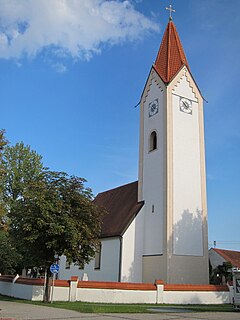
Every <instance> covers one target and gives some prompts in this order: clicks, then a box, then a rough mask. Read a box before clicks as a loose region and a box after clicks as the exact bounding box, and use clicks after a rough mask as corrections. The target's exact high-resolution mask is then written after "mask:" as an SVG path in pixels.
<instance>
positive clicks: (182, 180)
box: [172, 76, 203, 256]
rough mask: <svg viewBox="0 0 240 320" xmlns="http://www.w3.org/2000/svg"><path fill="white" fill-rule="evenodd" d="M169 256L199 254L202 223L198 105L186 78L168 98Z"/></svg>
mask: <svg viewBox="0 0 240 320" xmlns="http://www.w3.org/2000/svg"><path fill="white" fill-rule="evenodd" d="M180 96H182V97H185V98H188V99H191V100H192V115H190V114H187V113H184V112H182V111H180V109H179V102H180ZM172 115H173V253H174V254H177V255H195V256H202V255H203V221H202V195H201V162H200V140H199V137H200V136H199V134H200V133H199V113H198V103H197V101H196V98H195V97H194V94H193V92H192V89H191V87H190V86H189V82H188V81H187V78H186V76H184V77H183V78H182V79H181V80H180V83H179V84H178V86H177V88H175V90H174V94H173V95H172Z"/></svg>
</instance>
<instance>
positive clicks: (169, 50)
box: [153, 21, 190, 83]
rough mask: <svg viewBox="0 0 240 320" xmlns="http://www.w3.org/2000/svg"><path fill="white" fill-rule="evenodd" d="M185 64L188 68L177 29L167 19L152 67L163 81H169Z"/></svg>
mask: <svg viewBox="0 0 240 320" xmlns="http://www.w3.org/2000/svg"><path fill="white" fill-rule="evenodd" d="M183 65H185V66H187V68H188V69H189V70H190V68H189V65H188V62H187V58H186V56H185V53H184V50H183V47H182V44H181V41H180V38H179V36H178V33H177V29H176V27H175V25H174V23H173V22H172V21H169V23H168V25H167V28H166V30H165V33H164V36H163V39H162V43H161V46H160V49H159V51H158V55H157V58H156V61H155V64H154V65H153V67H154V68H155V70H156V71H157V72H158V74H159V76H160V77H161V79H162V80H163V81H164V82H165V83H169V82H170V81H171V80H172V79H173V77H174V76H175V75H176V73H177V72H178V71H179V70H180V69H181V68H182V66H183Z"/></svg>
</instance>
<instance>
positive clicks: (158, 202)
mask: <svg viewBox="0 0 240 320" xmlns="http://www.w3.org/2000/svg"><path fill="white" fill-rule="evenodd" d="M153 74H154V76H153V79H152V81H151V85H150V90H149V92H148V95H147V97H146V100H145V102H144V105H143V112H144V116H143V117H144V124H143V127H144V128H143V130H144V134H143V139H144V141H141V142H140V143H143V200H144V201H145V204H144V216H145V217H144V252H143V253H144V255H159V254H162V253H163V216H164V214H165V192H166V179H165V172H166V167H165V159H166V119H165V117H166V116H165V108H164V97H163V92H162V88H161V87H160V85H159V83H157V82H156V81H155V79H157V81H159V79H158V76H157V75H156V74H155V73H153ZM155 99H158V104H159V111H158V113H157V114H155V115H154V116H152V117H149V115H148V107H149V103H150V102H152V101H153V100H155ZM153 130H155V131H156V132H157V149H156V150H154V151H152V152H149V141H150V134H151V132H152V131H153ZM152 205H154V212H152Z"/></svg>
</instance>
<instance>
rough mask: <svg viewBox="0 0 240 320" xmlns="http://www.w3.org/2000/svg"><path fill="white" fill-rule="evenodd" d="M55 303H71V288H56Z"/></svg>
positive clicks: (54, 293)
mask: <svg viewBox="0 0 240 320" xmlns="http://www.w3.org/2000/svg"><path fill="white" fill-rule="evenodd" d="M51 294H52V288H51ZM53 301H69V287H54V290H53Z"/></svg>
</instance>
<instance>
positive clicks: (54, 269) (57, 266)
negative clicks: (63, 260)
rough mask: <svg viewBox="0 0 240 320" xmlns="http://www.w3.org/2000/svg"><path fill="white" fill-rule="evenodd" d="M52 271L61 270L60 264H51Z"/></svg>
mask: <svg viewBox="0 0 240 320" xmlns="http://www.w3.org/2000/svg"><path fill="white" fill-rule="evenodd" d="M50 271H51V272H52V273H58V272H59V265H58V264H56V263H53V264H52V265H51V266H50Z"/></svg>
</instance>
